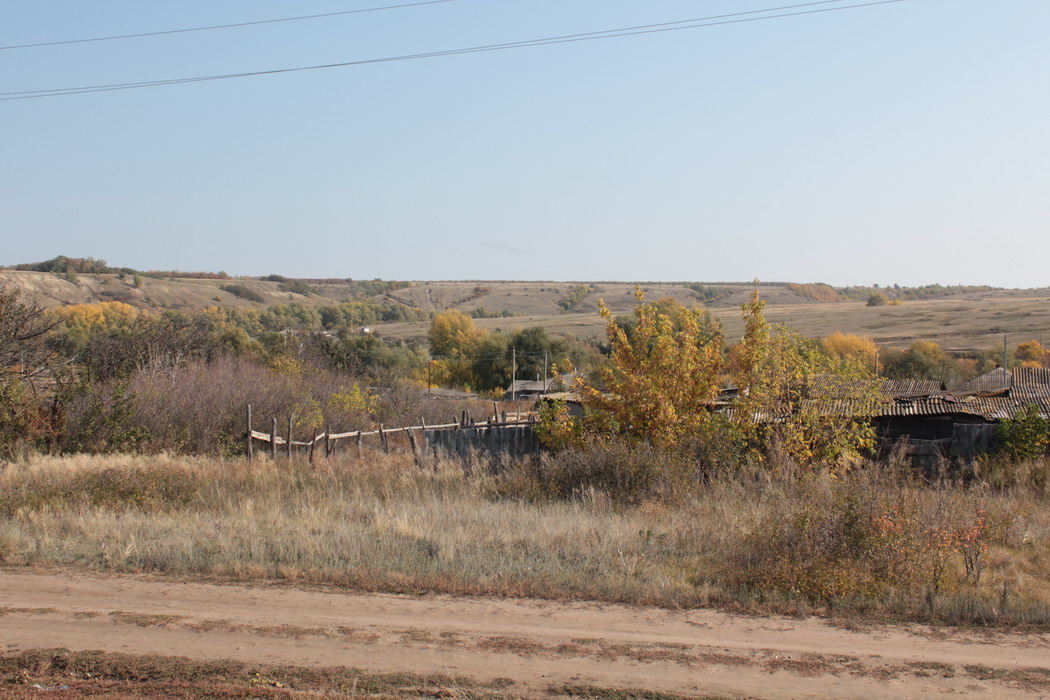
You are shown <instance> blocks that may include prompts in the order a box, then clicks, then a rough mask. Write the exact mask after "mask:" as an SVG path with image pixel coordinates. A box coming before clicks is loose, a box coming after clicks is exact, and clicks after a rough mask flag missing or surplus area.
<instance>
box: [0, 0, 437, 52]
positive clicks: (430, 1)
mask: <svg viewBox="0 0 1050 700" xmlns="http://www.w3.org/2000/svg"><path fill="white" fill-rule="evenodd" d="M446 2H455V0H424V1H423V2H409V3H404V4H401V5H383V6H382V7H365V8H362V9H359V10H344V11H342V12H325V13H324V14H319V15H299V16H298V17H278V18H276V19H260V20H256V21H254V22H235V23H233V24H214V25H211V26H208V27H190V28H187V29H167V30H164V31H159V32H140V33H138V34H117V35H114V36H97V37H91V38H89V39H66V40H64V41H42V42H39V43H36V44H13V45H11V46H0V51H11V50H14V49H32V48H38V47H42V46H65V45H68V44H88V43H91V42H96V41H117V40H118V39H137V38H139V37H147V36H163V35H165V34H186V33H189V32H208V31H212V30H214V29H233V28H235V27H251V26H255V25H260V24H277V23H279V22H298V21H300V20H305V19H322V18H324V17H339V16H341V15H359V14H362V13H365V12H382V11H383V10H399V9H401V8H403V7H419V6H421V5H438V4H441V3H446Z"/></svg>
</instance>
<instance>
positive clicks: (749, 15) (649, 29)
mask: <svg viewBox="0 0 1050 700" xmlns="http://www.w3.org/2000/svg"><path fill="white" fill-rule="evenodd" d="M834 2H842V0H821V1H820V2H806V3H800V4H796V5H785V6H781V7H773V8H767V9H764V10H750V11H747V12H734V13H731V14H725V15H713V16H711V17H700V18H696V19H687V20H678V21H676V22H662V23H659V24H646V25H637V26H633V27H621V28H619V29H607V30H603V31H598V32H586V33H583V34H566V35H562V36H554V37H546V38H542V39H528V40H524V41H512V42H506V43H502V44H487V45H482V46H471V47H466V48H459V49H447V50H444V51H431V52H427V53H416V54H404V55H400V56H386V57H382V58H369V59H360V60H356V61H343V62H339V63H326V64H320V65H313V66H298V67H293V68H275V69H271V70H260V71H248V72H243V73H226V74H217V75H202V76H194V77H186V78H171V79H168V80H152V81H140V82H133V83H113V84H108V85H85V86H78V87H69V88H52V89H48V90H26V91H21V92H2V93H0V102H6V101H9V100H29V99H36V98H41V97H60V96H63V95H81V94H86V93H92V92H111V91H116V90H134V89H139V88H147V87H161V86H164V85H180V84H184V83H197V82H207V81H212V80H232V79H235V78H249V77H256V76H263V75H279V74H282V73H299V72H304V71H314V70H326V69H330V68H347V67H351V66H363V65H372V64H379V63H394V62H399V61H413V60H420V59H426V58H437V57H440V56H458V55H463V54H471V53H485V52H490V51H506V50H510V49H521V48H533V47H536V46H551V45H555V44H569V43H576V42H581V41H596V40H599V39H613V38H617V37H627V36H639V35H643V34H657V33H662V32H673V31H681V30H685V29H701V28H705V27H716V26H723V25H729V24H742V23H745V22H760V21H764V20H770V19H781V18H784V17H799V16H803V15H815V14H822V13H827V12H840V11H843V10H856V9H860V8H865V7H875V6H878V5H893V4H896V3H902V2H908V0H872V1H870V2H863V3H856V4H853V5H841V6H837V7H821V8H817V9H811V10H801V11H798V12H781V10H788V9H796V8H802V7H812V6H814V5H827V4H830V3H834ZM769 13H779V14H769ZM758 15H760V16H758Z"/></svg>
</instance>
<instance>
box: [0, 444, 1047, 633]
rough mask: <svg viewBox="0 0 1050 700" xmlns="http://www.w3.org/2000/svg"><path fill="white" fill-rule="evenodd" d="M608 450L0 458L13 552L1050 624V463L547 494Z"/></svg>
mask: <svg viewBox="0 0 1050 700" xmlns="http://www.w3.org/2000/svg"><path fill="white" fill-rule="evenodd" d="M644 456H645V455H644V454H643V455H642V457H644ZM621 457H622V456H621ZM587 458H588V457H587V456H586V454H585V455H584V456H583V457H580V456H579V455H571V456H569V457H568V459H569V460H570V462H567V463H565V464H562V463H560V462H558V461H556V458H551V459H552V460H555V461H551V460H547V461H544V462H541V463H538V464H536V463H526V464H522V465H520V466H519V467H518V468H514V465H509V467H508V469H509V471H507V472H506V473H505V475H503V476H488V475H484V474H485V473H486V471H485V470H484V469H483V468H482V465H477V466H476V469H475V471H474V474H475V476H467V475H466V474H465V473H464V470H463V468H462V466H461V465H459V464H454V463H451V462H444V461H439V462H435V463H433V464H431V465H428V467H427V468H426V469H420V468H417V467H415V466H414V465H413V464H412V460H411V457H409V456H407V455H397V454H394V455H390V456H385V455H382V454H369V453H367V452H366V453H365V455H364V456H363V457H362V458H357V457H355V456H352V455H343V456H341V457H339V458H335V457H333V459H332V460H331V461H326V462H322V463H320V464H318V465H307V464H292V465H288V463H287V462H285V461H284V460H279V461H278V462H274V463H271V462H270V461H269V460H268V459H265V458H264V459H262V460H257V461H256V462H254V463H253V464H251V465H248V464H247V463H245V462H243V461H240V460H237V461H230V462H226V461H220V460H214V459H203V458H189V457H178V458H176V457H165V456H148V455H142V456H109V457H106V456H88V455H79V456H71V457H65V458H50V457H38V458H33V459H31V460H30V461H28V462H24V463H15V464H11V465H9V466H7V468H6V469H4V470H3V471H2V472H0V563H2V564H5V565H62V566H72V567H83V568H89V569H99V570H104V571H115V572H157V573H164V574H171V575H196V576H216V577H224V578H234V579H241V580H245V579H247V580H254V579H259V580H285V581H293V582H306V583H315V584H329V585H335V586H345V587H350V588H354V589H358V590H373V591H403V592H417V593H418V592H442V593H453V594H465V595H478V594H490V595H507V596H528V597H541V598H559V599H582V600H599V601H609V602H626V603H634V604H647V605H656V606H666V607H696V606H724V607H730V608H737V609H749V610H754V611H766V612H769V611H781V612H783V611H795V612H797V611H800V610H806V611H810V612H825V613H832V614H836V615H846V616H855V615H857V614H860V615H862V616H864V617H882V618H888V619H899V618H908V619H923V620H943V621H947V622H962V623H986V624H997V625H998V624H1003V625H1027V626H1033V625H1034V626H1038V627H1047V626H1050V566H1048V562H1050V514H1048V513H1050V511H1048V510H1047V508H1046V498H1047V495H1048V494H1047V492H1046V485H1045V477H1046V470H1047V465H1045V464H1043V465H1036V467H1035V468H1034V471H1029V472H1025V474H1026V476H1024V477H1023V478H1015V479H1013V480H1014V482H1016V483H1017V484H1019V485H1015V486H1011V487H1006V486H1003V487H1000V488H992V487H990V486H987V485H981V484H980V482H979V483H978V485H971V486H960V485H950V484H949V485H943V486H940V487H927V486H924V485H921V484H918V483H911V482H909V481H907V480H903V481H902V480H900V479H899V478H898V477H893V476H890V475H888V474H887V473H886V472H885V470H884V469H878V468H876V467H874V466H873V467H872V468H871V469H868V470H864V471H863V472H858V473H857V474H856V475H855V476H852V477H850V478H849V479H846V480H842V479H834V478H831V477H827V476H818V475H813V476H800V475H789V474H787V473H785V474H784V475H783V476H777V474H776V472H775V471H772V472H771V471H769V470H768V469H763V470H762V471H761V472H760V473H754V474H742V475H738V476H734V477H725V478H717V479H715V480H713V481H711V482H709V483H707V484H706V485H697V486H694V487H688V486H686V487H681V486H674V487H673V489H672V490H671V491H668V492H667V493H665V495H664V496H662V497H661V496H658V495H657V494H659V493H660V489H659V488H656V489H654V488H651V487H646V488H645V490H644V491H639V492H638V493H639V494H641V495H642V496H643V497H642V498H636V499H629V500H626V501H624V500H621V498H620V496H619V495H617V494H616V493H610V492H607V491H598V490H595V489H594V488H593V487H591V488H584V489H583V490H581V491H578V492H577V495H576V497H575V498H567V499H566V498H559V497H554V496H552V495H546V494H544V493H543V480H542V479H540V480H537V477H536V475H537V474H538V473H540V472H543V471H548V472H549V473H550V474H553V475H555V477H556V478H560V477H558V475H561V474H565V473H569V471H570V470H571V469H572V468H573V467H572V464H575V462H572V460H576V461H577V462H578V461H579V460H580V459H587ZM590 458H591V459H599V460H600V459H602V454H601V453H595V454H592V455H591V457H590ZM649 458H650V459H653V460H656V461H654V462H653V468H656V467H657V466H659V465H660V464H662V463H663V462H661V461H660V460H661V459H662V458H661V457H660V456H659V455H652V456H650V457H649ZM636 461H637V460H636ZM585 466H586V465H585ZM638 468H642V466H641V465H639V467H638ZM536 470H540V472H537V471H536ZM662 473H664V470H663V469H660V470H659V474H662ZM1000 476H1001V475H1000ZM623 478H631V477H628V476H624V477H623ZM657 478H658V474H657ZM997 478H998V479H999V480H998V481H997V482H996V483H1005V482H1003V480H1002V479H1001V478H999V477H997ZM676 483H677V482H676ZM1040 484H1041V485H1040ZM665 491H666V489H665ZM646 494H649V495H646ZM656 499H658V500H656ZM886 518H889V521H887V520H886ZM887 522H892V523H894V525H893V527H892V528H890V529H886V528H887V527H888V526H887ZM800 528H801V529H800ZM973 528H977V529H976V530H974V529H973ZM974 532H976V535H973V533H974ZM966 533H971V534H970V535H966ZM971 536H976V537H977V538H978V539H977V540H975V542H979V545H980V548H981V552H979V555H980V556H979V558H980V564H981V571H980V572H978V573H977V575H976V576H973V575H972V573H973V572H970V571H969V570H968V569H966V568H964V566H963V565H964V563H965V561H964V558H963V557H961V556H959V555H958V552H962V551H964V550H963V549H958V547H957V546H956V544H951V546H950V547H948V548H947V549H944V548H943V547H942V543H943V542H950V543H957V541H961V540H958V538H960V537H971ZM785 537H786V538H787V540H785V539H784V538H785ZM945 537H948V538H949V539H948V540H944V538H945ZM953 538H954V539H953ZM975 546H976V545H975ZM957 550H958V552H957ZM796 567H805V568H804V569H797V568H796ZM887 577H888V578H887ZM931 591H933V592H932V593H931ZM930 595H934V598H935V601H934V603H931V599H930ZM829 606H830V607H829Z"/></svg>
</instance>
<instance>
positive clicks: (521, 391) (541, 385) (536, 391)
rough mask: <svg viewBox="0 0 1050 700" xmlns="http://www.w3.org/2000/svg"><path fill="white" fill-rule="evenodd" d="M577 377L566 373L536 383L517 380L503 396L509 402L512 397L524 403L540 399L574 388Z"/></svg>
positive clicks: (572, 373)
mask: <svg viewBox="0 0 1050 700" xmlns="http://www.w3.org/2000/svg"><path fill="white" fill-rule="evenodd" d="M576 376H577V375H576V373H575V372H566V373H565V374H562V375H560V376H559V377H558V378H557V379H546V380H544V379H537V380H536V381H534V382H531V381H525V380H522V379H515V380H514V381H513V382H511V383H510V386H509V387H507V393H506V394H504V395H503V398H504V399H506V400H508V401H509V400H510V399H511V397H512V396H513V397H514V398H515V399H516V400H523V401H525V400H528V399H538V398H539V397H541V396H543V395H544V394H548V393H550V392H552V391H564V389H565V388H567V387H570V386H572V384H573V382H574V381H576Z"/></svg>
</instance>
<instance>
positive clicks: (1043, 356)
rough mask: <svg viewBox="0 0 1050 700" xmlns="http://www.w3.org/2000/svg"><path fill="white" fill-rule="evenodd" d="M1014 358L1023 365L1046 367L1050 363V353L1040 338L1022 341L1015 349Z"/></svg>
mask: <svg viewBox="0 0 1050 700" xmlns="http://www.w3.org/2000/svg"><path fill="white" fill-rule="evenodd" d="M1014 358H1015V359H1016V360H1017V361H1018V362H1019V363H1021V366H1022V367H1046V366H1047V365H1048V364H1050V353H1048V352H1047V350H1046V348H1044V347H1043V345H1042V343H1040V342H1039V341H1038V340H1029V341H1028V342H1027V343H1021V344H1020V345H1018V346H1017V350H1016V351H1014Z"/></svg>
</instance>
